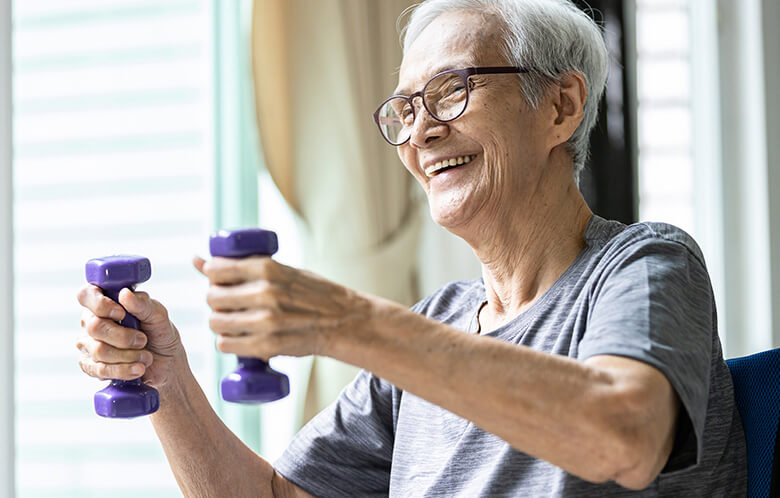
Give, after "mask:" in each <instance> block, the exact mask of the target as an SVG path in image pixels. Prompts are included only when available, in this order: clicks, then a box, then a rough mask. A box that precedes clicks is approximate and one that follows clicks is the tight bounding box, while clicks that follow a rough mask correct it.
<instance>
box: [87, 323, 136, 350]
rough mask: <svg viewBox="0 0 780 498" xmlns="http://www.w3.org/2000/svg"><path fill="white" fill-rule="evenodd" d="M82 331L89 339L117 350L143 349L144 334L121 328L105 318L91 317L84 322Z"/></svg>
mask: <svg viewBox="0 0 780 498" xmlns="http://www.w3.org/2000/svg"><path fill="white" fill-rule="evenodd" d="M84 330H85V331H86V332H87V334H89V336H90V337H92V338H93V339H96V340H98V341H101V342H105V343H106V344H108V345H110V346H114V347H115V348H119V349H143V347H144V346H146V334H144V333H143V332H140V331H138V330H135V329H130V328H127V327H122V326H121V325H119V324H118V323H116V322H115V321H113V320H111V319H107V318H100V317H98V316H92V317H90V318H88V319H87V320H86V323H85V325H84Z"/></svg>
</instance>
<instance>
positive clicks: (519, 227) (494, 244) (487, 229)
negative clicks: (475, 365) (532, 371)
mask: <svg viewBox="0 0 780 498" xmlns="http://www.w3.org/2000/svg"><path fill="white" fill-rule="evenodd" d="M558 182H559V183H558V185H561V183H560V179H558ZM548 183H549V182H548ZM539 187H540V188H538V189H537V191H536V192H534V194H533V195H532V196H531V197H532V198H533V199H529V201H528V202H525V203H522V204H521V203H515V204H516V206H517V207H516V208H515V209H514V210H512V211H510V212H507V213H505V214H504V215H502V216H499V217H493V218H492V219H494V220H500V221H499V222H498V223H494V224H492V226H491V225H490V224H485V225H484V226H482V227H481V229H480V230H479V240H481V241H483V242H482V243H480V244H472V249H473V250H474V253H475V255H476V256H477V257H478V258H479V260H480V261H481V263H482V278H483V281H484V283H485V293H486V295H487V301H488V304H487V305H486V306H485V307H484V308H483V309H482V313H481V314H483V315H484V314H486V315H489V316H490V317H493V318H491V319H492V320H493V321H494V322H498V323H501V324H503V323H505V322H507V321H509V320H511V319H512V318H514V317H515V316H517V315H519V314H520V313H522V312H523V311H525V310H527V309H528V308H529V307H530V306H531V305H533V303H535V302H536V301H537V300H538V299H539V298H540V297H541V296H542V295H544V293H545V292H547V290H548V289H549V288H550V287H552V285H553V284H554V283H555V281H556V280H557V279H558V278H560V276H561V275H562V274H563V273H564V272H565V271H566V269H567V268H568V267H569V266H570V265H571V264H572V263H573V262H574V261H575V260H576V258H577V256H578V255H579V253H580V252H581V251H582V250H583V249H584V247H585V239H584V234H585V229H586V227H587V225H588V222H589V220H590V218H591V216H592V215H593V213H592V212H591V211H590V209H589V208H588V206H587V204H586V203H585V200H584V199H583V197H582V194H581V193H580V192H579V189H578V188H577V187H576V185H575V184H574V181H573V179H572V180H571V182H570V184H568V185H566V187H565V188H562V189H561V188H560V187H559V189H558V191H557V192H556V191H555V190H553V189H549V188H548V189H545V188H543V186H542V185H540V186H539ZM497 224H498V225H500V226H496V225H497ZM486 319H487V318H486ZM482 331H483V332H484V331H486V329H485V328H484V327H483V328H482Z"/></svg>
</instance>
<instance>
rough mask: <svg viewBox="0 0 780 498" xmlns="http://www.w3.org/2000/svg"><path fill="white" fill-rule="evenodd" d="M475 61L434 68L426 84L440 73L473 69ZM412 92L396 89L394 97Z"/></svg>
mask: <svg viewBox="0 0 780 498" xmlns="http://www.w3.org/2000/svg"><path fill="white" fill-rule="evenodd" d="M473 66H474V64H473V61H471V60H468V61H467V60H463V61H460V62H456V63H454V64H444V65H441V66H437V67H435V68H433V70H432V71H431V72H430V73H429V74H430V75H429V76H428V77H427V78H426V79H425V81H426V82H428V80H430V79H431V78H433V77H434V76H435V75H437V74H439V73H443V72H444V71H449V70H450V69H460V68H465V67H473ZM410 93H411V91H410V90H409V89H408V88H396V89H395V90H393V95H409V94H410Z"/></svg>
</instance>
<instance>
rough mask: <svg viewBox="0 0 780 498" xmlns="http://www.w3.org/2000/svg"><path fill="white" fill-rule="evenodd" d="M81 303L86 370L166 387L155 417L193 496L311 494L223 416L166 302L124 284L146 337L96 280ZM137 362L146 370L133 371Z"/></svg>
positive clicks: (179, 477)
mask: <svg viewBox="0 0 780 498" xmlns="http://www.w3.org/2000/svg"><path fill="white" fill-rule="evenodd" d="M79 302H80V303H81V304H82V305H83V306H85V307H86V308H87V310H89V311H87V312H86V313H85V316H84V318H83V319H82V327H83V328H84V329H85V332H86V333H85V334H84V335H83V336H82V337H81V338H79V341H78V344H77V346H78V347H79V349H80V350H81V351H82V353H83V354H84V356H83V357H82V358H81V360H80V362H79V363H80V366H81V368H82V370H84V372H85V373H87V374H88V375H91V376H93V377H97V378H101V379H107V378H113V379H124V380H130V379H134V378H137V377H138V376H139V375H140V374H143V379H144V381H145V382H148V383H150V384H152V385H154V386H155V387H156V388H157V389H158V390H159V392H160V409H159V410H158V411H157V412H156V413H154V414H153V415H151V417H150V418H151V421H152V424H153V426H154V429H155V431H156V433H157V436H158V437H159V438H160V441H161V442H162V445H163V449H164V450H165V454H166V456H167V458H168V461H169V463H170V466H171V469H172V470H173V473H174V475H175V477H176V481H177V482H178V484H179V487H180V488H181V491H182V493H183V494H184V495H185V496H192V497H212V496H213V497H220V496H225V490H228V489H229V490H230V494H231V495H234V496H268V497H270V496H276V497H288V496H290V497H294V496H311V495H309V494H308V493H306V492H305V491H303V490H302V489H300V488H299V487H297V486H295V485H294V484H292V483H291V482H289V481H287V480H286V479H284V478H283V477H282V476H281V475H279V474H277V473H276V472H275V471H274V469H273V467H272V466H271V464H269V463H268V462H266V461H265V460H263V459H262V458H260V457H259V456H257V455H256V454H255V453H254V452H253V451H252V450H250V449H249V448H248V447H246V446H245V445H244V444H243V443H242V442H241V441H240V440H239V439H238V438H237V437H236V436H235V435H234V434H233V433H232V432H230V430H229V429H228V428H227V427H226V426H225V425H224V424H223V423H222V421H221V420H220V419H219V417H218V416H217V415H216V413H214V411H213V410H212V408H211V406H210V405H209V403H208V400H207V398H206V396H205V395H204V393H203V391H202V390H201V388H200V386H199V385H198V383H197V382H196V380H195V378H194V376H193V375H192V372H191V371H190V368H189V365H188V363H187V357H186V354H185V352H184V348H183V347H182V345H181V342H180V340H179V333H178V331H177V330H176V328H175V327H174V326H173V324H172V323H171V322H170V320H169V319H168V314H167V311H166V310H165V308H164V307H163V306H162V305H161V304H160V303H159V302H157V301H154V300H152V299H150V298H149V296H148V295H147V294H146V293H143V292H139V293H135V294H133V293H131V292H129V291H123V292H122V294H121V296H120V303H121V304H122V306H124V309H127V310H128V311H129V312H130V313H132V314H133V315H135V316H136V317H137V318H138V319H139V320H140V321H141V328H142V329H143V331H144V332H145V333H146V336H145V337H140V336H139V341H138V342H135V343H134V338H135V337H136V336H137V335H138V333H137V331H135V330H133V329H128V328H125V327H121V326H120V325H118V324H117V323H116V321H114V320H120V319H121V318H122V317H123V316H124V313H125V311H124V309H122V307H120V306H118V305H117V304H116V303H114V302H113V301H111V300H110V299H108V298H106V297H105V296H103V294H102V292H101V291H100V290H99V289H98V288H96V287H93V286H86V287H84V288H83V289H82V290H81V292H80V293H79ZM142 335H143V334H142ZM133 367H135V368H138V369H139V370H138V371H137V373H136V372H133V371H131V369H132V368H133Z"/></svg>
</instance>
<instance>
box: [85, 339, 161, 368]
mask: <svg viewBox="0 0 780 498" xmlns="http://www.w3.org/2000/svg"><path fill="white" fill-rule="evenodd" d="M76 347H77V348H78V349H79V350H80V351H81V353H82V354H83V355H85V356H87V357H89V358H91V359H92V360H94V361H97V362H100V363H111V364H115V363H143V364H144V366H146V367H148V366H150V365H151V364H152V361H154V358H153V356H152V353H151V352H149V351H147V350H145V349H119V348H116V347H114V346H111V345H110V344H108V343H105V342H101V341H98V340H95V339H93V338H92V337H90V336H88V335H83V336H81V337H80V338H79V339H78V341H76Z"/></svg>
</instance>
